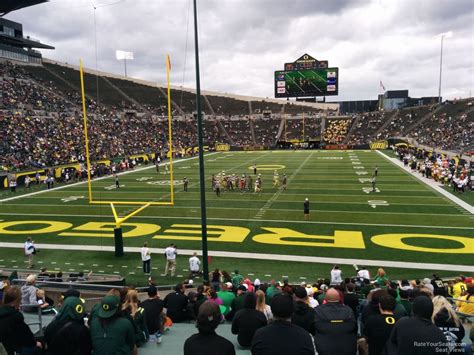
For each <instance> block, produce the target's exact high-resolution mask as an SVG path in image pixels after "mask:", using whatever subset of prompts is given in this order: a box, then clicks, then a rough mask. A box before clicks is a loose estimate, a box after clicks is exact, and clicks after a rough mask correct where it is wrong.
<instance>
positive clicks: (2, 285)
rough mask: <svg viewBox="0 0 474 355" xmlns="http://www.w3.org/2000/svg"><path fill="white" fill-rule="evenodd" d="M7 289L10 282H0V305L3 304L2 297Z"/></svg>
mask: <svg viewBox="0 0 474 355" xmlns="http://www.w3.org/2000/svg"><path fill="white" fill-rule="evenodd" d="M9 287H10V280H2V281H0V304H2V303H3V295H4V293H5V292H6V291H7V289H8V288H9Z"/></svg>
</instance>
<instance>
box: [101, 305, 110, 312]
mask: <svg viewBox="0 0 474 355" xmlns="http://www.w3.org/2000/svg"><path fill="white" fill-rule="evenodd" d="M109 308H110V307H109V305H108V304H103V305H102V309H103V310H104V311H108V310H109Z"/></svg>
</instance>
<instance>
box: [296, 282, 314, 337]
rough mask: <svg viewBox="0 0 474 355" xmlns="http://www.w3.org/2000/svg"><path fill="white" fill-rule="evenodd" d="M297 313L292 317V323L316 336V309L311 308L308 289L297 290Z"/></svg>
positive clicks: (299, 288) (300, 288)
mask: <svg viewBox="0 0 474 355" xmlns="http://www.w3.org/2000/svg"><path fill="white" fill-rule="evenodd" d="M294 295H295V311H294V312H293V315H292V316H291V322H292V323H293V324H296V325H299V326H300V327H301V328H303V329H306V330H307V331H308V332H309V333H310V334H314V308H311V307H310V306H309V302H308V293H307V292H306V288H304V287H301V286H298V287H296V288H295V293H294Z"/></svg>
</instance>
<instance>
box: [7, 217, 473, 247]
mask: <svg viewBox="0 0 474 355" xmlns="http://www.w3.org/2000/svg"><path fill="white" fill-rule="evenodd" d="M114 226H115V224H114V223H111V222H87V223H84V224H82V225H79V226H77V227H74V226H73V225H72V224H71V223H68V222H62V221H44V220H30V221H6V222H5V221H0V235H2V234H3V235H21V236H24V235H32V234H36V235H37V234H51V233H58V236H68V237H87V238H90V237H110V238H112V237H113V228H114ZM123 226H124V227H127V230H126V231H125V232H124V234H123V236H124V237H129V238H130V237H144V236H149V235H153V234H155V233H157V232H158V231H159V230H160V229H161V227H160V226H159V225H157V224H152V223H124V224H123ZM208 228H209V232H208V233H209V235H210V237H209V241H210V242H227V243H243V242H244V241H245V239H246V238H247V236H248V235H249V234H250V229H248V228H244V227H239V226H223V225H209V226H208ZM262 230H263V231H265V232H268V233H260V234H259V233H257V234H256V235H254V236H253V238H252V240H253V241H254V242H256V243H263V244H275V245H291V246H302V247H308V246H309V247H327V248H348V249H366V245H365V242H364V239H363V234H362V232H359V231H338V230H336V231H334V236H332V235H329V236H327V235H326V236H322V235H312V234H305V233H301V232H298V231H295V230H293V229H290V228H271V227H262ZM59 232H61V233H59ZM200 232H201V226H200V225H198V224H173V225H171V227H170V228H168V229H166V230H164V231H163V232H162V233H164V234H161V235H154V236H153V237H152V238H153V239H161V240H170V239H174V240H191V241H199V240H201V236H200ZM411 238H415V239H420V238H424V239H427V240H429V239H432V240H433V239H434V240H439V241H443V240H444V241H448V242H457V243H458V244H460V246H459V247H453V248H436V247H431V246H426V245H425V246H415V245H411V244H408V241H409V240H410V239H411ZM370 241H371V242H372V243H374V244H376V245H379V246H382V247H386V248H392V249H399V250H406V251H414V252H425V253H440V254H474V238H470V237H462V236H450V235H438V234H418V233H408V234H379V235H375V236H373V237H372V238H371V239H370Z"/></svg>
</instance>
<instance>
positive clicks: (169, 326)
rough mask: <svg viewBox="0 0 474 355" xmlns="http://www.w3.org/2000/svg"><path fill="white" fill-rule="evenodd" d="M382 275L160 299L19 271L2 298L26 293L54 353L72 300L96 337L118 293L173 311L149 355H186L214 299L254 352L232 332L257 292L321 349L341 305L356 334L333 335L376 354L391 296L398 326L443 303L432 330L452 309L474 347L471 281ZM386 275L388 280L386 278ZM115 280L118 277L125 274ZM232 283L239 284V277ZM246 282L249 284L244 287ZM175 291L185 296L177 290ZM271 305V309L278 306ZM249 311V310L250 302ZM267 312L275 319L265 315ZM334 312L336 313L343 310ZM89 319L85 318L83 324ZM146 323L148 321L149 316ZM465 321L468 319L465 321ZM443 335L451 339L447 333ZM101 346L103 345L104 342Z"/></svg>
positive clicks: (0, 325)
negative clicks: (55, 331) (182, 306)
mask: <svg viewBox="0 0 474 355" xmlns="http://www.w3.org/2000/svg"><path fill="white" fill-rule="evenodd" d="M355 267H357V266H355ZM381 270H382V269H379V271H378V273H377V276H376V277H375V278H374V279H367V278H365V277H364V275H365V274H364V272H366V270H365V269H364V268H361V269H359V268H357V269H356V272H357V275H354V276H351V277H347V278H345V279H344V280H342V281H341V282H338V283H331V281H330V280H329V279H328V278H320V279H315V280H314V282H313V283H310V282H303V283H301V284H290V283H288V281H284V282H280V281H275V280H268V281H267V282H265V281H263V280H262V281H261V282H260V281H259V282H257V281H256V282H254V283H252V282H251V281H249V280H244V279H243V278H242V279H239V281H237V279H238V277H239V275H238V274H236V275H235V280H236V284H235V285H232V282H230V283H228V284H224V283H222V284H220V285H216V287H217V288H218V292H217V293H216V292H215V291H213V290H212V288H210V287H209V286H206V285H204V286H202V285H199V286H198V287H197V288H193V285H185V286H186V288H183V287H182V284H178V285H177V286H176V287H174V286H161V287H158V289H159V292H160V293H159V294H158V295H157V297H156V296H153V289H154V290H156V286H155V285H153V283H152V284H151V286H152V288H150V287H143V288H139V289H136V291H135V290H134V289H131V288H129V287H127V286H120V285H116V286H114V285H111V286H106V285H91V284H89V283H88V282H84V281H73V282H72V283H69V282H66V281H65V280H64V281H59V282H58V281H57V280H56V281H52V280H47V279H44V278H42V277H41V276H40V275H42V274H44V272H41V273H40V272H39V271H38V272H36V273H35V272H32V271H28V272H26V271H25V272H23V273H21V272H20V273H19V271H18V270H11V271H13V273H14V274H12V275H10V280H7V279H5V277H7V276H8V275H7V273H6V271H4V272H3V277H4V279H3V280H2V288H1V292H2V295H6V297H5V298H3V297H2V299H5V300H6V302H5V304H1V303H0V315H1V314H5V312H6V311H8V310H9V309H10V308H9V307H12V305H13V300H12V299H11V295H12V294H19V293H20V292H21V297H22V300H21V301H20V300H18V302H21V303H19V307H20V309H21V312H22V315H23V318H24V321H22V322H24V323H23V324H26V325H27V326H28V327H29V328H30V330H31V334H32V335H28V336H34V337H36V338H37V339H38V340H39V341H40V342H42V343H43V344H45V343H46V344H45V345H47V346H50V347H51V344H50V343H49V340H48V336H46V338H44V337H43V334H44V332H45V329H46V334H47V333H48V332H49V331H50V329H48V326H49V324H50V323H51V322H53V321H54V319H55V313H56V312H57V311H59V312H61V308H62V307H67V305H68V304H69V303H70V302H71V301H72V300H75V301H76V302H79V304H81V305H83V307H84V308H85V312H84V315H85V314H86V313H88V314H89V319H88V324H90V325H91V330H92V331H93V329H94V326H93V325H92V322H94V318H95V317H98V316H99V317H100V316H101V313H100V314H98V313H97V309H98V307H100V305H101V304H104V302H110V301H111V299H110V297H111V296H110V295H117V297H118V298H117V302H118V305H119V307H118V308H117V311H118V310H119V309H122V304H123V303H124V302H125V300H126V299H127V297H128V299H130V298H129V295H131V294H134V293H135V292H138V304H137V307H139V308H138V309H143V308H141V307H146V302H145V301H147V302H149V301H148V300H154V299H155V300H158V301H156V302H158V304H161V305H165V308H164V309H163V308H162V306H161V307H158V308H157V311H158V312H160V313H161V312H163V313H162V315H161V316H158V315H157V316H158V317H159V319H160V321H159V325H158V329H159V330H158V332H157V333H156V334H149V333H148V332H145V334H146V339H147V341H146V342H145V343H141V342H138V343H137V345H138V346H139V348H138V349H139V350H138V352H139V353H140V354H142V355H143V354H145V355H146V354H149V353H150V354H151V353H154V352H156V351H157V346H158V347H159V348H158V349H159V350H160V352H164V353H167V354H177V353H181V351H182V349H183V345H184V343H185V340H186V339H187V338H188V337H189V336H190V335H191V334H193V333H194V332H195V330H194V329H195V326H196V325H195V324H196V321H197V322H198V323H199V322H200V318H199V313H198V312H199V310H200V307H201V305H202V304H203V303H204V302H206V301H207V302H212V303H217V304H220V305H222V307H221V308H222V309H225V311H224V314H225V317H224V316H220V317H222V318H220V317H219V322H217V323H216V326H217V324H219V323H220V324H219V326H218V327H217V333H218V334H219V335H221V336H223V337H224V338H226V339H227V340H228V341H229V342H230V343H231V344H232V345H233V347H234V348H235V350H236V353H237V354H249V353H250V350H247V349H243V348H242V347H240V346H239V345H238V344H239V341H238V339H242V338H238V337H237V336H235V335H232V333H234V334H235V332H233V331H232V329H234V326H232V325H231V323H232V322H233V319H237V318H238V319H241V321H242V316H243V314H247V313H249V314H250V313H251V312H249V311H248V310H245V311H243V312H241V313H239V312H240V311H239V310H240V309H242V307H243V305H244V304H245V303H243V300H244V299H245V298H248V297H247V295H248V294H249V293H256V294H257V295H258V294H259V293H263V295H264V297H263V299H261V300H260V301H258V302H257V305H256V306H255V308H256V309H257V311H259V312H263V314H264V315H265V317H266V318H267V319H268V320H269V321H270V320H272V319H273V317H276V315H280V314H281V313H282V309H281V308H275V307H277V304H279V303H277V302H276V300H277V298H278V297H289V298H291V299H294V300H295V302H296V303H295V305H296V306H295V308H292V309H288V310H287V311H288V312H289V313H288V314H289V315H291V318H292V322H293V323H295V324H297V325H299V326H301V327H302V328H301V329H304V332H310V333H311V334H312V335H313V336H315V346H316V349H317V350H318V351H321V349H324V348H329V349H331V348H332V347H337V346H338V345H337V344H336V342H332V341H329V342H327V341H325V337H324V334H325V331H324V329H322V327H324V324H326V323H324V322H321V321H319V319H320V315H318V316H316V315H315V314H316V313H317V314H320V313H323V314H324V313H325V312H329V311H331V309H332V308H333V307H334V306H333V305H334V304H338V305H339V306H337V309H338V311H337V313H338V314H339V315H342V313H344V314H345V317H347V322H353V324H354V325H355V327H354V329H353V330H351V331H350V334H352V335H351V336H349V337H348V333H346V332H347V327H346V328H341V327H335V329H333V330H332V331H331V332H332V333H333V334H334V335H335V336H341V337H346V339H347V341H346V342H345V346H349V347H351V348H352V347H353V348H354V349H355V348H357V347H358V346H359V351H362V353H363V351H364V349H365V351H366V350H367V346H368V347H369V349H370V347H371V346H374V345H373V342H372V340H373V339H372V338H371V334H372V332H371V327H372V326H373V324H372V323H371V321H369V320H370V317H373V316H376V315H379V313H380V312H379V311H378V306H379V304H382V305H385V302H387V301H386V300H387V298H391V299H392V301H391V302H393V304H394V306H395V310H394V311H392V313H390V315H391V316H392V317H394V322H393V323H394V325H395V326H396V324H398V322H400V321H401V320H400V319H401V317H403V316H404V317H405V318H404V319H405V322H406V321H411V320H413V321H415V320H416V319H417V318H416V317H417V316H418V317H419V316H420V315H419V314H418V310H419V307H418V303H420V302H421V301H423V302H428V303H430V304H431V303H435V304H437V305H439V304H440V303H442V304H443V306H437V307H435V311H434V313H433V318H432V320H431V319H430V318H431V313H430V315H429V316H428V317H427V320H428V321H429V322H430V324H434V325H435V326H437V327H440V328H441V329H443V328H442V327H443V326H445V323H444V321H443V319H444V318H440V317H438V316H437V315H438V314H439V312H440V311H442V310H443V307H448V309H447V310H449V309H451V310H449V312H450V318H451V320H452V321H453V324H451V325H450V327H451V328H450V332H451V333H453V332H455V333H456V334H457V336H458V338H457V339H455V340H454V341H453V342H452V344H451V345H452V346H454V347H455V348H456V349H459V352H461V353H462V351H467V350H468V349H470V348H471V347H472V342H471V341H470V340H469V329H470V327H471V324H472V322H473V320H474V314H473V313H472V309H473V307H474V300H471V298H472V295H473V294H474V284H472V278H471V277H464V276H460V277H459V276H456V277H452V278H446V279H441V278H439V277H437V276H436V275H433V277H432V278H424V279H421V280H390V278H389V277H388V276H387V275H385V273H383V270H382V271H381ZM28 273H29V274H28ZM223 274H224V272H223ZM381 275H383V277H382V276H381ZM101 277H104V276H101ZM114 277H115V278H116V277H117V276H114ZM231 281H234V279H232V280H231ZM244 284H245V285H246V286H243V285H244ZM20 287H21V289H20ZM38 287H40V288H41V289H42V290H44V291H45V297H44V300H46V301H47V302H49V303H50V305H49V306H48V307H43V309H42V310H41V303H38V305H37V306H35V304H34V303H32V304H29V303H28V302H35V300H33V301H31V300H30V298H28V297H29V296H28V295H30V294H36V290H38ZM64 287H66V288H64ZM173 288H174V289H175V290H177V291H172V289H173ZM32 290H33V291H32ZM460 290H466V291H465V294H462V293H459V292H460ZM16 292H18V293H16ZM105 293H107V295H108V296H107V297H103V295H105ZM147 293H148V294H147ZM397 294H400V300H399V301H395V299H394V298H393V297H394V296H396V295H397ZM150 295H152V296H150ZM61 296H62V297H61ZM79 296H80V297H82V300H80V299H79V298H77V299H76V298H75V297H79ZM176 297H179V298H180V299H181V298H182V300H183V302H185V303H186V309H187V312H186V313H185V314H186V317H185V319H180V320H178V319H177V318H175V316H174V315H173V314H174V313H172V312H168V310H167V308H166V306H167V305H168V307H169V309H172V307H173V306H172V303H170V302H171V299H173V300H174V298H176ZM35 299H36V297H35ZM38 299H39V298H38ZM67 299H70V301H66V300H67ZM163 300H164V302H163ZM38 302H39V301H38ZM160 302H161V303H160ZM173 302H174V301H173ZM262 302H263V304H262ZM332 302H334V303H332ZM265 304H267V305H270V307H268V306H266V305H265ZM303 306H304V307H303ZM28 307H29V308H28ZM246 307H247V308H248V303H247V306H246ZM124 309H125V307H124ZM261 310H263V311H261ZM267 310H268V311H269V313H265V312H267ZM132 311H133V310H132ZM272 311H273V312H272ZM332 311H333V312H335V311H336V309H333V310H332ZM141 312H143V311H141ZM150 312H153V308H152V309H148V308H147V309H146V310H145V313H144V314H145V318H146V315H147V314H148V315H149V314H150ZM341 312H342V313H341ZM81 313H82V312H81ZM272 313H273V314H272ZM60 314H61V313H60ZM84 315H82V316H81V317H79V318H80V319H82V318H83V317H84ZM119 317H124V315H119ZM141 317H143V314H142V315H141ZM173 318H175V319H173ZM126 319H128V318H126ZM130 319H133V318H130ZM221 319H222V320H221ZM460 320H463V322H461V321H460ZM144 321H145V322H144V323H142V325H141V326H144V327H145V329H146V325H147V324H148V323H147V322H146V319H144ZM241 321H240V322H241ZM280 321H281V320H280ZM8 322H10V320H9V318H5V317H2V316H0V329H5V327H6V326H7V325H8V324H10V323H8ZM269 324H271V323H269ZM427 324H428V323H427ZM17 327H18V325H17ZM17 329H19V328H17ZM235 329H237V328H235ZM433 329H435V328H433ZM0 334H1V335H0V341H1V342H2V343H3V344H4V345H5V347H7V348H10V349H12V348H13V349H14V350H18V349H16V348H15V346H17V345H15V343H14V342H11V341H10V338H9V337H10V333H9V332H2V333H0ZM7 334H8V335H7ZM33 334H34V335H33ZM87 334H89V332H87ZM254 334H255V332H252V333H249V334H247V336H248V337H249V338H248V340H249V341H250V343H252V345H251V346H252V348H254V347H256V346H257V344H254V343H253V342H252V338H253V337H254ZM306 334H307V333H306ZM440 334H443V333H442V332H441V333H440ZM356 335H359V336H360V339H359V341H356ZM88 336H89V335H88ZM44 339H46V340H44ZM379 340H380V341H381V343H382V347H383V346H384V345H385V344H386V343H387V342H389V341H391V340H390V339H389V338H383V339H379ZM402 341H403V339H402ZM93 343H94V342H93ZM94 344H95V345H96V343H94ZM367 344H368V345H367ZM371 344H372V345H371ZM406 345H407V344H405V346H406ZM43 346H44V345H43ZM398 346H400V344H398Z"/></svg>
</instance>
